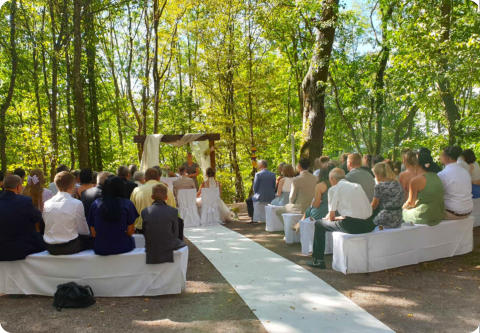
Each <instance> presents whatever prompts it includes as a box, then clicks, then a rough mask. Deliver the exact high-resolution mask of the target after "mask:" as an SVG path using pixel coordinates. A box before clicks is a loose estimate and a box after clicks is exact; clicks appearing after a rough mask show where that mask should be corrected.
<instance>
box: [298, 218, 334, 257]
mask: <svg viewBox="0 0 480 333" xmlns="http://www.w3.org/2000/svg"><path fill="white" fill-rule="evenodd" d="M314 236H315V221H312V220H310V219H305V220H302V221H300V244H301V245H302V254H304V255H309V254H311V253H312V252H313V239H314ZM332 251H333V238H332V233H331V232H326V233H325V254H331V253H332Z"/></svg>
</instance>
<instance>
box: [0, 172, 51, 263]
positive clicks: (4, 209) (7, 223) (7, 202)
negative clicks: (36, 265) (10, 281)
mask: <svg viewBox="0 0 480 333" xmlns="http://www.w3.org/2000/svg"><path fill="white" fill-rule="evenodd" d="M3 188H4V191H2V192H0V230H2V231H1V232H0V249H1V251H0V261H13V260H21V259H25V257H26V256H28V255H29V254H32V253H36V252H41V251H44V250H45V243H44V242H43V239H42V236H41V235H40V234H39V233H38V232H37V231H38V229H39V226H38V225H39V223H40V222H42V214H41V213H40V211H39V210H38V209H36V208H35V207H34V206H33V203H32V199H31V198H30V197H26V196H23V195H20V193H22V180H21V178H20V177H19V176H16V175H9V176H6V177H5V181H4V183H3Z"/></svg>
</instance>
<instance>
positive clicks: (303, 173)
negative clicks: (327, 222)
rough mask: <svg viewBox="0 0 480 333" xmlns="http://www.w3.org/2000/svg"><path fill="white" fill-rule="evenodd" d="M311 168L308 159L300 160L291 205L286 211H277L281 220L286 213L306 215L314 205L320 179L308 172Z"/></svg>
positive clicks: (291, 195) (289, 204)
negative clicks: (313, 201)
mask: <svg viewBox="0 0 480 333" xmlns="http://www.w3.org/2000/svg"><path fill="white" fill-rule="evenodd" d="M309 167H310V161H309V160H308V159H306V158H302V159H300V161H299V162H298V165H297V171H298V172H299V175H298V176H297V177H295V178H294V179H293V182H292V190H291V192H290V197H289V203H288V204H287V205H286V206H285V209H279V210H277V211H276V213H277V215H278V217H279V218H281V219H282V214H284V213H298V214H304V213H305V211H306V210H307V208H308V207H310V205H311V204H312V200H313V197H314V196H315V186H317V182H318V178H317V177H315V176H314V175H312V174H311V173H310V172H309V171H308V168H309ZM297 227H298V226H297Z"/></svg>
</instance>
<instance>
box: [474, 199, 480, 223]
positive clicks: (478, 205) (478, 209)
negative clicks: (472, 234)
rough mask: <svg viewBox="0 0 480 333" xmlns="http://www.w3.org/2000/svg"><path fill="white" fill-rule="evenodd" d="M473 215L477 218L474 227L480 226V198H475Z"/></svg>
mask: <svg viewBox="0 0 480 333" xmlns="http://www.w3.org/2000/svg"><path fill="white" fill-rule="evenodd" d="M472 216H473V218H474V219H475V222H474V223H473V226H474V227H480V198H478V199H473V212H472Z"/></svg>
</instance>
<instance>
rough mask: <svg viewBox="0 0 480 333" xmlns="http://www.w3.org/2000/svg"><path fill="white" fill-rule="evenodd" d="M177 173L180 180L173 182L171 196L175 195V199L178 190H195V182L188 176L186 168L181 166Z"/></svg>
mask: <svg viewBox="0 0 480 333" xmlns="http://www.w3.org/2000/svg"><path fill="white" fill-rule="evenodd" d="M178 173H179V174H180V178H178V179H177V180H176V181H174V182H173V195H175V198H177V196H178V191H180V190H189V189H196V188H197V187H196V185H195V181H194V180H193V179H192V178H190V177H189V176H188V174H187V168H186V167H185V166H183V165H182V166H181V167H180V168H178Z"/></svg>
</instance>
